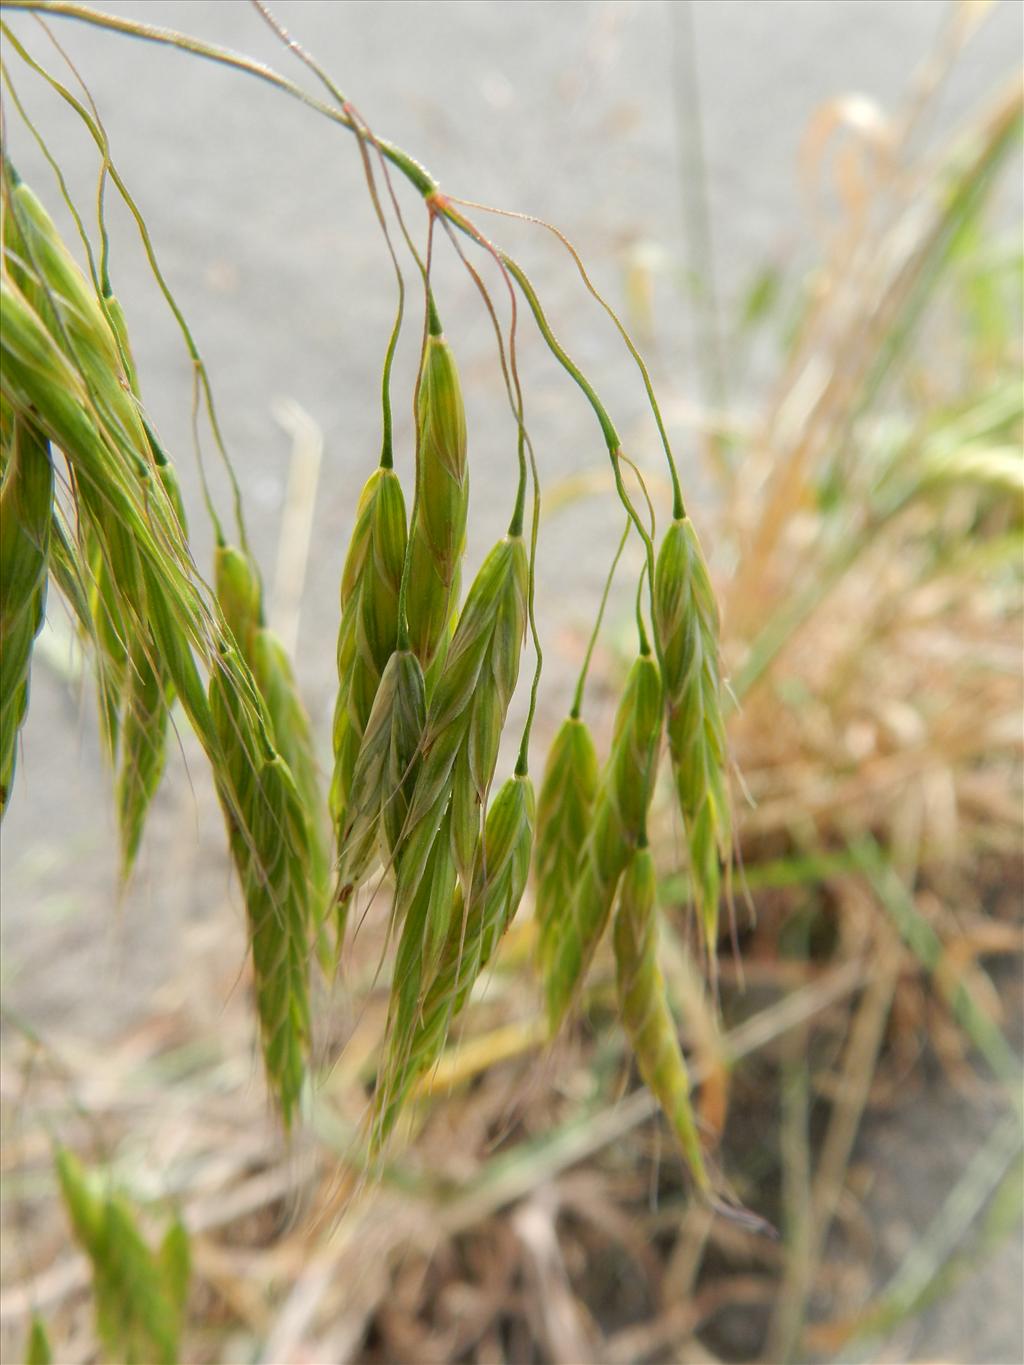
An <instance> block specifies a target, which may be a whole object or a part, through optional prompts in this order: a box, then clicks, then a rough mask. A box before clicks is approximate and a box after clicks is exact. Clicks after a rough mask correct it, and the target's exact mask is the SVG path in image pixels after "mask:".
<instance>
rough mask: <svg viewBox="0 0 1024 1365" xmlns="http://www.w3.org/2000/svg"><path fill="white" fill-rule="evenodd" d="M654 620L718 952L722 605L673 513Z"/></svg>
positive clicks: (724, 792)
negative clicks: (719, 627)
mask: <svg viewBox="0 0 1024 1365" xmlns="http://www.w3.org/2000/svg"><path fill="white" fill-rule="evenodd" d="M654 628H655V632H656V634H657V637H658V642H659V645H660V648H661V654H662V659H663V661H664V668H665V708H666V714H667V725H668V744H669V752H670V754H671V757H672V771H673V775H674V777H675V783H676V792H677V794H678V798H679V808H680V810H681V812H682V816H683V825H684V828H685V833H686V840H687V845H688V848H689V855H690V871H691V874H692V877H693V888H694V900H695V903H696V906H697V910H698V914H699V918H700V924H701V929H702V932H703V935H704V939H705V943H706V945H707V950H708V953H709V954H710V955H712V956H713V955H714V952H715V945H716V942H717V937H718V901H719V894H720V890H721V879H722V868H723V866H725V865H727V864H728V862H729V860H730V858H731V854H732V818H731V813H730V807H729V794H728V787H727V778H726V773H727V767H726V764H727V750H726V739H725V724H724V721H723V718H722V705H721V693H722V683H721V675H720V668H719V659H718V608H717V605H716V603H715V595H714V591H713V589H712V587H711V580H710V578H709V577H708V571H707V566H706V564H705V563H704V556H703V554H702V553H701V548H700V542H699V541H698V539H697V533H696V531H695V530H694V528H693V523H692V522H691V521H690V520H689V518H686V519H684V520H682V521H676V522H674V523H673V524H672V527H671V528H670V530H669V531H668V533H667V535H666V536H665V539H664V541H663V542H662V546H661V549H660V550H659V552H658V561H657V565H656V568H655V574H654Z"/></svg>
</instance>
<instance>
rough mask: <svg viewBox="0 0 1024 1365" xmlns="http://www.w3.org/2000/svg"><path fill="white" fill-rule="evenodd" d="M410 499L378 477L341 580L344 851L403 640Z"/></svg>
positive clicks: (339, 829) (334, 794)
mask: <svg viewBox="0 0 1024 1365" xmlns="http://www.w3.org/2000/svg"><path fill="white" fill-rule="evenodd" d="M405 546H406V520H405V499H404V498H403V496H402V486H401V484H400V483H399V481H398V476H397V475H396V474H395V472H394V470H392V469H384V468H379V469H376V470H374V472H373V474H371V476H370V478H369V479H368V480H367V483H366V486H365V488H364V489H363V492H362V495H361V497H360V499H359V507H358V509H357V512H356V524H355V529H354V530H353V532H352V540H351V542H350V544H349V549H348V554H347V556H346V559H345V568H344V571H343V573H342V576H341V627H340V629H339V631H338V698H337V702H336V703H335V708H334V774H333V779H332V782H331V792H330V806H331V815H332V818H333V820H334V827H335V831H336V839H337V841H338V845H339V851H340V848H341V846H342V845H343V844H344V840H345V831H346V830H347V828H348V825H349V822H350V820H351V818H352V815H351V813H350V812H349V810H348V805H349V796H350V790H351V786H352V776H353V773H354V772H355V766H356V759H357V757H358V755H359V746H360V745H361V744H362V740H363V732H364V730H365V729H366V723H367V721H368V720H369V718H370V711H371V709H372V707H373V700H374V697H375V696H376V695H377V688H378V686H379V685H380V679H381V674H382V673H383V672H384V669H385V667H386V666H387V662H388V660H389V659H390V658H391V655H392V653H393V652H394V650H395V646H396V644H397V640H398V592H399V588H400V586H401V582H402V567H403V565H404V563H405Z"/></svg>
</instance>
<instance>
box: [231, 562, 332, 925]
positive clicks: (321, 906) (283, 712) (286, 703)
mask: <svg viewBox="0 0 1024 1365" xmlns="http://www.w3.org/2000/svg"><path fill="white" fill-rule="evenodd" d="M214 587H215V591H216V594H217V602H218V605H219V606H220V609H221V612H222V613H223V616H224V620H225V622H226V623H227V626H228V629H229V630H230V631H231V634H232V635H233V636H234V639H235V642H236V644H237V646H238V653H239V655H240V656H241V658H242V659H243V660H244V661H245V663H246V665H247V666H248V668H249V670H250V671H251V673H252V676H253V679H254V681H255V684H256V687H257V689H258V691H259V693H260V697H261V699H262V701H263V704H264V705H265V707H266V713H267V717H266V718H267V721H268V728H269V734H270V740H271V743H272V744H273V746H274V748H275V749H276V750H277V752H278V753H279V754H280V755H281V757H282V758H283V759H284V761H285V763H286V764H287V765H288V768H289V769H290V771H291V775H292V777H293V779H294V781H295V786H296V789H297V791H298V794H299V798H300V800H301V805H302V809H303V811H304V812H305V815H306V838H307V844H308V848H309V857H310V866H309V875H310V879H311V884H312V892H313V911H314V920H315V922H316V925H317V928H318V931H319V928H320V926H321V925H322V922H323V920H324V918H325V915H326V911H327V901H328V871H329V859H328V854H327V845H326V841H325V839H324V834H323V830H322V828H321V825H320V822H319V819H318V816H319V812H320V806H321V796H320V777H319V773H318V770H317V763H316V754H315V751H314V748H313V736H312V731H311V728H310V723H309V716H308V715H307V713H306V708H305V707H304V706H303V704H302V699H301V697H300V696H299V689H298V685H297V683H296V681H295V674H294V672H293V670H292V665H291V661H290V659H289V658H288V652H287V650H286V649H285V647H284V645H283V644H282V643H281V641H280V640H279V639H278V637H277V636H276V635H275V634H274V632H273V631H272V630H270V629H269V627H267V626H265V625H264V624H263V593H262V587H261V585H260V580H259V574H258V572H257V570H256V566H255V565H254V564H253V562H252V560H251V559H250V558H249V556H248V555H247V554H245V553H244V552H243V551H242V550H239V549H237V548H236V547H235V546H233V545H228V544H220V545H218V546H217V549H216V551H215V554H214ZM323 950H324V952H326V944H324V945H323Z"/></svg>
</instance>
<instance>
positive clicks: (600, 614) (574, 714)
mask: <svg viewBox="0 0 1024 1365" xmlns="http://www.w3.org/2000/svg"><path fill="white" fill-rule="evenodd" d="M632 525H633V523H632V522H631V521H630V520H629V519H628V518H627V520H626V525H625V528H624V530H623V532H622V538H621V540H620V541H619V548H618V549H617V550H616V551H615V558H614V559H613V560H612V566H611V568H610V569H609V570H608V577H607V578H606V579H605V581H604V591H603V592H602V593H601V602H600V605H599V606H598V609H597V620H596V621H595V622H594V628H593V630H592V631H591V632H590V640H589V641H588V643H587V652H586V654H585V655H584V656H583V667H582V668H581V669H580V676H579V678H578V680H577V682H576V691H575V692H574V694H573V699H572V710H571V711H570V712H569V715H570V717H571V718H572V719H573V720H579V718H580V712H581V711H582V710H583V689H584V688H585V687H586V685H587V674H588V672H589V671H590V660H591V658H592V657H593V654H594V649H595V646H596V645H597V637H598V634H599V633H600V630H601V622H602V620H603V619H604V612H605V608H606V607H607V605H608V594H609V593H610V592H611V590H612V580H613V579H614V578H615V570H616V569H617V568H618V567H619V560H620V559H621V558H622V552H623V550H624V549H625V548H626V541H627V540H628V539H629V533H630V530H631V529H632Z"/></svg>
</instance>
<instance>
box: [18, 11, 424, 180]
mask: <svg viewBox="0 0 1024 1365" xmlns="http://www.w3.org/2000/svg"><path fill="white" fill-rule="evenodd" d="M3 7H4V8H5V9H12V10H26V11H28V12H29V13H34V14H48V15H52V16H53V17H55V18H60V19H78V20H81V21H82V22H83V23H87V24H92V25H93V26H94V27H96V28H105V29H109V30H110V31H111V32H113V33H124V34H127V35H128V36H129V37H131V38H141V39H143V41H145V42H150V43H161V44H163V45H164V46H166V47H176V48H178V49H179V50H180V51H182V52H190V53H191V54H192V55H193V56H194V57H203V58H205V59H206V60H207V61H211V62H218V63H219V64H220V65H222V66H232V67H234V68H235V69H236V70H238V71H244V72H246V73H247V74H248V75H250V76H255V77H256V78H257V80H261V81H265V82H266V83H267V84H268V85H273V86H276V87H277V88H278V89H279V90H283V91H284V92H285V93H286V94H288V95H291V96H292V98H293V99H297V100H299V101H300V102H301V103H302V104H305V105H306V106H307V107H308V108H310V109H314V110H315V111H316V112H317V113H318V114H323V115H324V116H325V117H326V118H329V119H331V120H332V122H334V123H337V124H340V125H341V127H343V128H347V129H348V130H349V131H350V132H353V133H356V132H358V129H357V126H356V122H355V120H354V119H353V118H352V116H351V115H350V114H347V113H345V111H344V110H343V109H335V108H333V107H332V106H331V105H329V104H325V103H324V102H323V101H322V100H318V99H317V98H316V97H315V96H313V95H310V94H308V93H307V92H306V91H305V90H303V89H302V87H301V86H298V85H296V84H295V83H294V82H293V81H290V80H288V79H287V77H285V76H281V75H279V74H278V72H276V71H274V70H273V68H272V67H269V66H266V65H265V64H264V63H263V62H258V61H255V60H254V59H253V58H251V57H244V56H242V55H241V54H240V53H238V52H232V50H231V49H230V48H227V47H221V46H219V44H217V43H206V42H203V41H202V39H200V38H192V37H189V36H188V34H185V33H178V32H176V31H175V30H174V29H168V28H160V27H157V26H155V25H153V24H142V23H139V22H138V21H137V20H135V19H122V18H121V17H120V16H119V15H116V14H107V13H105V12H104V11H102V10H96V9H93V8H91V6H89V5H80V4H75V3H73V2H72V0H3ZM376 145H377V146H378V147H379V149H380V151H381V152H382V153H383V155H384V156H386V157H387V159H388V160H389V161H390V162H391V163H392V165H394V166H397V168H398V169H399V170H400V171H401V172H402V174H403V175H404V176H405V177H406V179H407V180H408V181H409V182H410V183H411V184H412V185H414V186H415V187H416V189H418V190H419V192H420V193H421V194H422V195H423V197H424V198H426V197H427V196H428V195H431V194H434V193H436V191H437V182H436V181H435V180H434V178H433V176H432V175H431V174H430V173H429V171H427V170H426V169H425V168H424V167H423V166H421V165H420V164H419V162H418V161H415V160H414V159H413V158H412V157H411V156H409V155H408V154H407V153H405V152H403V151H402V149H401V148H400V147H396V146H395V145H394V144H393V143H391V142H387V141H385V140H384V139H383V138H379V139H376Z"/></svg>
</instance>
